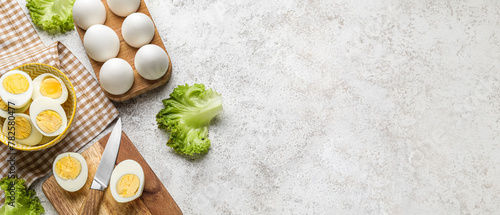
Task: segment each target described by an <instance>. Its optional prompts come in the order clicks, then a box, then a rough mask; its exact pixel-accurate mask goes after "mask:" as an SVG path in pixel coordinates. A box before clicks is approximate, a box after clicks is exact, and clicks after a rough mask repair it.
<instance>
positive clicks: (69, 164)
mask: <svg viewBox="0 0 500 215" xmlns="http://www.w3.org/2000/svg"><path fill="white" fill-rule="evenodd" d="M71 158H73V159H76V160H73V159H71ZM62 159H66V160H62ZM58 161H61V162H60V163H58ZM78 165H79V166H78ZM78 167H79V168H78ZM78 169H80V171H79V172H78ZM72 171H73V172H72ZM52 172H53V173H54V178H55V179H56V182H57V183H58V184H59V186H61V187H62V188H63V189H65V190H66V191H69V192H75V191H78V190H80V189H81V188H82V187H83V186H84V185H85V182H87V178H88V175H89V170H88V166H87V161H85V158H84V157H83V156H82V155H80V154H78V153H74V152H66V153H62V154H60V155H58V156H57V157H56V159H55V160H54V163H53V164H52ZM58 173H59V174H58ZM71 174H72V176H73V175H77V176H76V177H75V178H74V179H70V178H66V177H65V176H68V175H71ZM63 177H65V178H63Z"/></svg>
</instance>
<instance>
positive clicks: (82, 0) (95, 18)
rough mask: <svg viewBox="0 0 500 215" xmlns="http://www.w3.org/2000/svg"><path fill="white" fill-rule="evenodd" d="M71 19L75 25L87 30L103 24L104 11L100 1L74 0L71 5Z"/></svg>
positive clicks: (104, 19) (104, 18)
mask: <svg viewBox="0 0 500 215" xmlns="http://www.w3.org/2000/svg"><path fill="white" fill-rule="evenodd" d="M73 19H74V20H75V23H76V25H78V27H80V28H81V29H83V30H87V29H88V28H90V26H92V25H95V24H104V22H105V21H106V9H105V8H104V4H103V3H102V2H101V1H100V0H76V1H75V3H74V4H73Z"/></svg>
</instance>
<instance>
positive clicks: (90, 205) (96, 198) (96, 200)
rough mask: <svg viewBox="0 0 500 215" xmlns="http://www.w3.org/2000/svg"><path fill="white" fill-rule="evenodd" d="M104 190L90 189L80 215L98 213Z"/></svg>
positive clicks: (79, 212)
mask: <svg viewBox="0 0 500 215" xmlns="http://www.w3.org/2000/svg"><path fill="white" fill-rule="evenodd" d="M103 194H104V191H100V190H94V189H90V190H89V193H88V194H87V198H85V200H84V202H83V204H82V206H81V207H80V210H79V211H78V214H80V215H92V214H98V212H99V206H100V205H101V200H102V196H103Z"/></svg>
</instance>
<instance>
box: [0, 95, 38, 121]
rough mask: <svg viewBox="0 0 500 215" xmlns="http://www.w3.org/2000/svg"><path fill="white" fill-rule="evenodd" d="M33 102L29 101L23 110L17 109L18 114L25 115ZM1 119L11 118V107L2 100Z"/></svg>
mask: <svg viewBox="0 0 500 215" xmlns="http://www.w3.org/2000/svg"><path fill="white" fill-rule="evenodd" d="M32 101H33V100H30V101H28V103H27V104H26V105H24V106H23V107H21V108H18V109H15V111H14V112H16V113H24V112H26V110H28V108H29V107H30V104H31V102H32ZM0 117H3V118H7V117H9V106H7V104H6V103H5V102H4V101H3V100H2V98H0Z"/></svg>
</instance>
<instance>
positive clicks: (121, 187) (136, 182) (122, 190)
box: [109, 160, 144, 203]
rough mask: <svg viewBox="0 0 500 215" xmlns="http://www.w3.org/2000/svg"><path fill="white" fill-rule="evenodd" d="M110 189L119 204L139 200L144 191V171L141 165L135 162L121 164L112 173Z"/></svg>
mask: <svg viewBox="0 0 500 215" xmlns="http://www.w3.org/2000/svg"><path fill="white" fill-rule="evenodd" d="M109 189H110V190H111V195H112V196H113V198H114V199H115V200H116V201H117V202H120V203H124V202H130V201H132V200H134V199H137V198H138V197H139V196H141V195H142V191H143V190H144V171H143V170H142V167H141V165H140V164H139V163H137V162H136V161H134V160H124V161H122V162H120V163H119V164H118V165H116V167H115V169H114V170H113V173H111V179H110V182H109Z"/></svg>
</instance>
